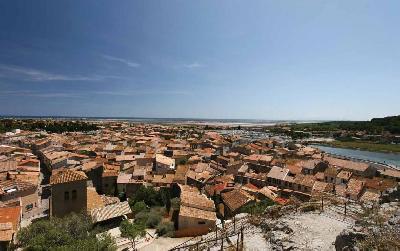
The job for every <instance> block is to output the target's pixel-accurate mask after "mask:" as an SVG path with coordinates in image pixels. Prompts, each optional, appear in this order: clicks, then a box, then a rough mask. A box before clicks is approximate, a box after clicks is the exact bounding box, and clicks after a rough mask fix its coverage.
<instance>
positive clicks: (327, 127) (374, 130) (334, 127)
mask: <svg viewBox="0 0 400 251" xmlns="http://www.w3.org/2000/svg"><path fill="white" fill-rule="evenodd" d="M293 129H294V130H307V131H339V130H346V131H367V132H368V133H371V134H381V133H383V132H389V133H392V134H399V135H400V115H399V116H391V117H384V118H373V119H371V120H370V121H330V122H323V123H310V124H296V125H294V126H293Z"/></svg>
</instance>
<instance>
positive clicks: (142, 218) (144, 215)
mask: <svg viewBox="0 0 400 251" xmlns="http://www.w3.org/2000/svg"><path fill="white" fill-rule="evenodd" d="M148 218H149V213H148V212H146V211H141V212H139V213H137V214H136V215H135V222H136V223H139V224H146V222H147V219H148Z"/></svg>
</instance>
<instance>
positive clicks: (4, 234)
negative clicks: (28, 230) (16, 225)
mask: <svg viewBox="0 0 400 251" xmlns="http://www.w3.org/2000/svg"><path fill="white" fill-rule="evenodd" d="M13 234H14V230H13V226H12V224H11V222H7V223H0V241H11V240H12V237H13Z"/></svg>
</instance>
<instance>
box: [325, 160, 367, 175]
mask: <svg viewBox="0 0 400 251" xmlns="http://www.w3.org/2000/svg"><path fill="white" fill-rule="evenodd" d="M324 160H325V161H328V162H329V164H330V165H332V166H336V167H340V168H346V169H350V170H355V171H361V172H363V171H365V170H367V169H368V167H369V164H367V163H363V162H356V161H351V160H344V159H338V158H333V157H325V158H324Z"/></svg>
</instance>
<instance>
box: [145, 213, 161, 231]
mask: <svg viewBox="0 0 400 251" xmlns="http://www.w3.org/2000/svg"><path fill="white" fill-rule="evenodd" d="M161 219H162V216H161V215H160V214H158V213H156V212H150V213H149V214H148V218H147V220H146V226H147V227H150V228H155V227H156V226H157V225H158V224H159V223H160V221H161Z"/></svg>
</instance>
